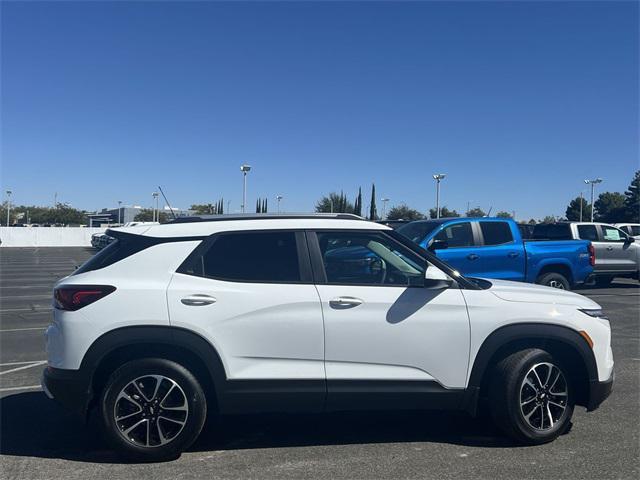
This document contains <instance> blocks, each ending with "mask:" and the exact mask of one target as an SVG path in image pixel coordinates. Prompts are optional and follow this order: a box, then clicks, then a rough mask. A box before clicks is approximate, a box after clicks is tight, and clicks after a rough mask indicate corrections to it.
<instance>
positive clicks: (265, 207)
mask: <svg viewBox="0 0 640 480" xmlns="http://www.w3.org/2000/svg"><path fill="white" fill-rule="evenodd" d="M267 210H268V208H267V197H265V198H264V213H267Z"/></svg>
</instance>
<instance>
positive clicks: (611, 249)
mask: <svg viewBox="0 0 640 480" xmlns="http://www.w3.org/2000/svg"><path fill="white" fill-rule="evenodd" d="M627 239H628V237H627V234H626V233H624V232H623V231H622V230H620V229H618V228H616V227H612V226H609V225H600V238H599V239H598V242H596V244H595V245H596V262H597V261H598V251H599V252H600V253H601V254H602V259H603V263H605V264H606V268H605V269H606V271H610V272H620V273H622V272H624V273H627V272H635V271H637V270H638V266H637V263H636V255H637V252H636V249H637V246H636V245H634V243H635V242H629V241H628V240H627Z"/></svg>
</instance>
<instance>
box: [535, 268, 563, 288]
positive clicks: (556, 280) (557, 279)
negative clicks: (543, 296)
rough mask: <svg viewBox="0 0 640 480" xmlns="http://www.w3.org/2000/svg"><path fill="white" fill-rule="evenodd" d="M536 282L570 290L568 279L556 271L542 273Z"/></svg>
mask: <svg viewBox="0 0 640 480" xmlns="http://www.w3.org/2000/svg"><path fill="white" fill-rule="evenodd" d="M536 283H539V284H540V285H546V286H547V287H553V288H559V289H560V290H571V284H570V283H569V280H567V278H566V277H565V276H564V275H562V274H561V273H557V272H549V273H543V274H542V275H540V276H539V277H538V280H537V281H536Z"/></svg>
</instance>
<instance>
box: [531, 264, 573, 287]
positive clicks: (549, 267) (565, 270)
mask: <svg viewBox="0 0 640 480" xmlns="http://www.w3.org/2000/svg"><path fill="white" fill-rule="evenodd" d="M547 273H559V274H560V275H562V276H563V277H565V278H566V279H567V281H568V282H569V285H573V284H574V283H575V280H574V278H573V270H572V269H571V265H570V264H569V263H568V262H563V261H560V260H550V261H548V262H546V263H543V264H541V265H540V268H539V269H538V274H537V275H536V278H535V281H536V282H537V281H538V279H539V278H540V277H542V276H543V275H545V274H547Z"/></svg>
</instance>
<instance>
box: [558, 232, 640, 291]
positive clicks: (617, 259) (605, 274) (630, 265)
mask: <svg viewBox="0 0 640 480" xmlns="http://www.w3.org/2000/svg"><path fill="white" fill-rule="evenodd" d="M570 225H571V234H572V237H573V238H574V239H577V238H579V239H582V240H590V241H591V243H592V244H593V247H594V248H595V251H596V264H595V266H594V269H593V273H594V274H595V275H596V283H597V284H599V285H608V284H609V283H611V281H612V280H613V279H614V278H616V277H627V278H635V279H638V278H639V277H638V274H639V271H640V243H639V242H636V240H635V238H633V237H632V236H630V235H628V234H627V233H625V232H624V231H622V230H621V229H619V228H617V227H614V226H613V225H608V224H606V223H597V222H593V223H590V222H570Z"/></svg>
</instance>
